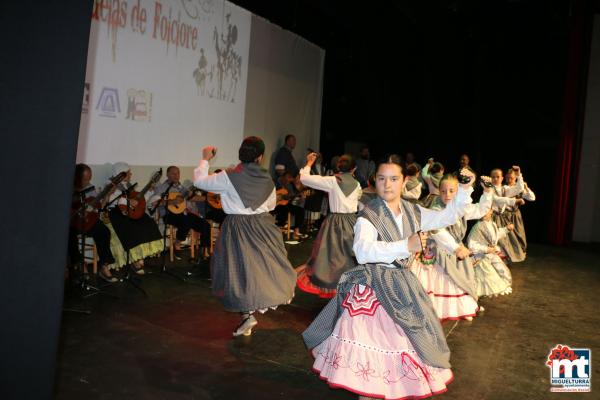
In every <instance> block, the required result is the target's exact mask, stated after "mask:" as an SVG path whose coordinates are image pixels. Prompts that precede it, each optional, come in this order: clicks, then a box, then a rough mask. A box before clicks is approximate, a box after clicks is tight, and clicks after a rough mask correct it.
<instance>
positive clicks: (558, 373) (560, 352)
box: [546, 344, 592, 392]
mask: <svg viewBox="0 0 600 400" xmlns="http://www.w3.org/2000/svg"><path fill="white" fill-rule="evenodd" d="M546 365H547V366H548V367H549V368H550V384H551V385H552V386H551V387H550V391H551V392H591V391H592V351H591V350H590V349H571V348H569V347H568V346H565V345H562V344H557V345H556V346H555V347H554V348H553V349H552V350H551V351H550V354H548V360H547V361H546Z"/></svg>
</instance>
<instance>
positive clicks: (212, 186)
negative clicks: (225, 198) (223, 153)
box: [194, 160, 231, 194]
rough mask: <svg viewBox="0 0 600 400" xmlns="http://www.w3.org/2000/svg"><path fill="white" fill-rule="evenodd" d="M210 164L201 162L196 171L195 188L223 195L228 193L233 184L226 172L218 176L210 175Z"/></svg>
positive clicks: (204, 161)
mask: <svg viewBox="0 0 600 400" xmlns="http://www.w3.org/2000/svg"><path fill="white" fill-rule="evenodd" d="M208 168H209V164H208V161H206V160H201V161H200V165H198V168H196V169H195V170H194V186H196V187H197V188H199V189H202V190H206V191H208V192H213V193H218V194H223V193H225V192H227V191H228V189H229V187H230V185H231V183H230V182H229V178H228V177H227V173H226V172H225V171H222V172H219V173H218V174H212V175H209V174H208Z"/></svg>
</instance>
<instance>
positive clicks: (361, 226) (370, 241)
mask: <svg viewBox="0 0 600 400" xmlns="http://www.w3.org/2000/svg"><path fill="white" fill-rule="evenodd" d="M377 236H378V235H377V229H375V227H374V226H373V224H371V223H370V222H369V221H367V219H365V218H363V217H359V218H358V219H357V221H356V225H354V245H353V246H352V249H353V250H354V254H355V255H356V260H357V261H358V262H359V264H365V263H385V264H391V263H392V262H394V260H396V259H397V258H401V259H402V258H407V257H409V256H410V252H409V251H408V240H400V241H397V242H383V241H380V240H377Z"/></svg>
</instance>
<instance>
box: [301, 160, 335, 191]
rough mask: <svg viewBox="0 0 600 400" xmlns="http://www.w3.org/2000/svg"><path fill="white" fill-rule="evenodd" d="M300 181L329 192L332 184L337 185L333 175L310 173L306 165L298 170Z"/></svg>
mask: <svg viewBox="0 0 600 400" xmlns="http://www.w3.org/2000/svg"><path fill="white" fill-rule="evenodd" d="M300 182H302V184H303V185H305V186H309V187H311V188H313V189H317V190H322V191H324V192H330V191H331V189H333V187H334V185H337V182H336V177H335V176H321V175H311V174H310V167H309V166H308V165H305V166H304V168H302V169H301V170H300Z"/></svg>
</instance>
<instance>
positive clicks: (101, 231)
mask: <svg viewBox="0 0 600 400" xmlns="http://www.w3.org/2000/svg"><path fill="white" fill-rule="evenodd" d="M91 181H92V169H91V168H90V167H89V166H88V165H86V164H77V165H76V166H75V180H74V184H73V202H72V205H71V224H70V228H69V244H68V246H69V256H70V258H71V263H72V264H76V263H79V262H81V261H82V255H81V253H80V251H79V245H78V241H77V235H78V234H80V233H83V234H85V235H86V236H91V237H92V238H93V239H94V243H95V244H96V249H97V251H98V263H99V264H100V270H99V271H98V275H99V276H100V278H102V279H104V280H105V281H107V282H116V281H117V278H115V277H114V276H113V275H112V274H111V272H110V268H109V265H110V264H113V263H114V262H115V259H114V257H113V254H112V252H111V250H110V231H109V230H108V228H107V227H106V225H104V224H103V223H102V221H100V219H99V217H98V209H99V208H102V207H103V206H104V203H105V197H106V195H107V194H108V193H107V191H102V193H98V192H97V191H96V189H95V188H94V186H93V185H92V184H91ZM109 187H110V186H109ZM82 197H83V199H85V200H84V203H83V204H82V201H81V200H82Z"/></svg>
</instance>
